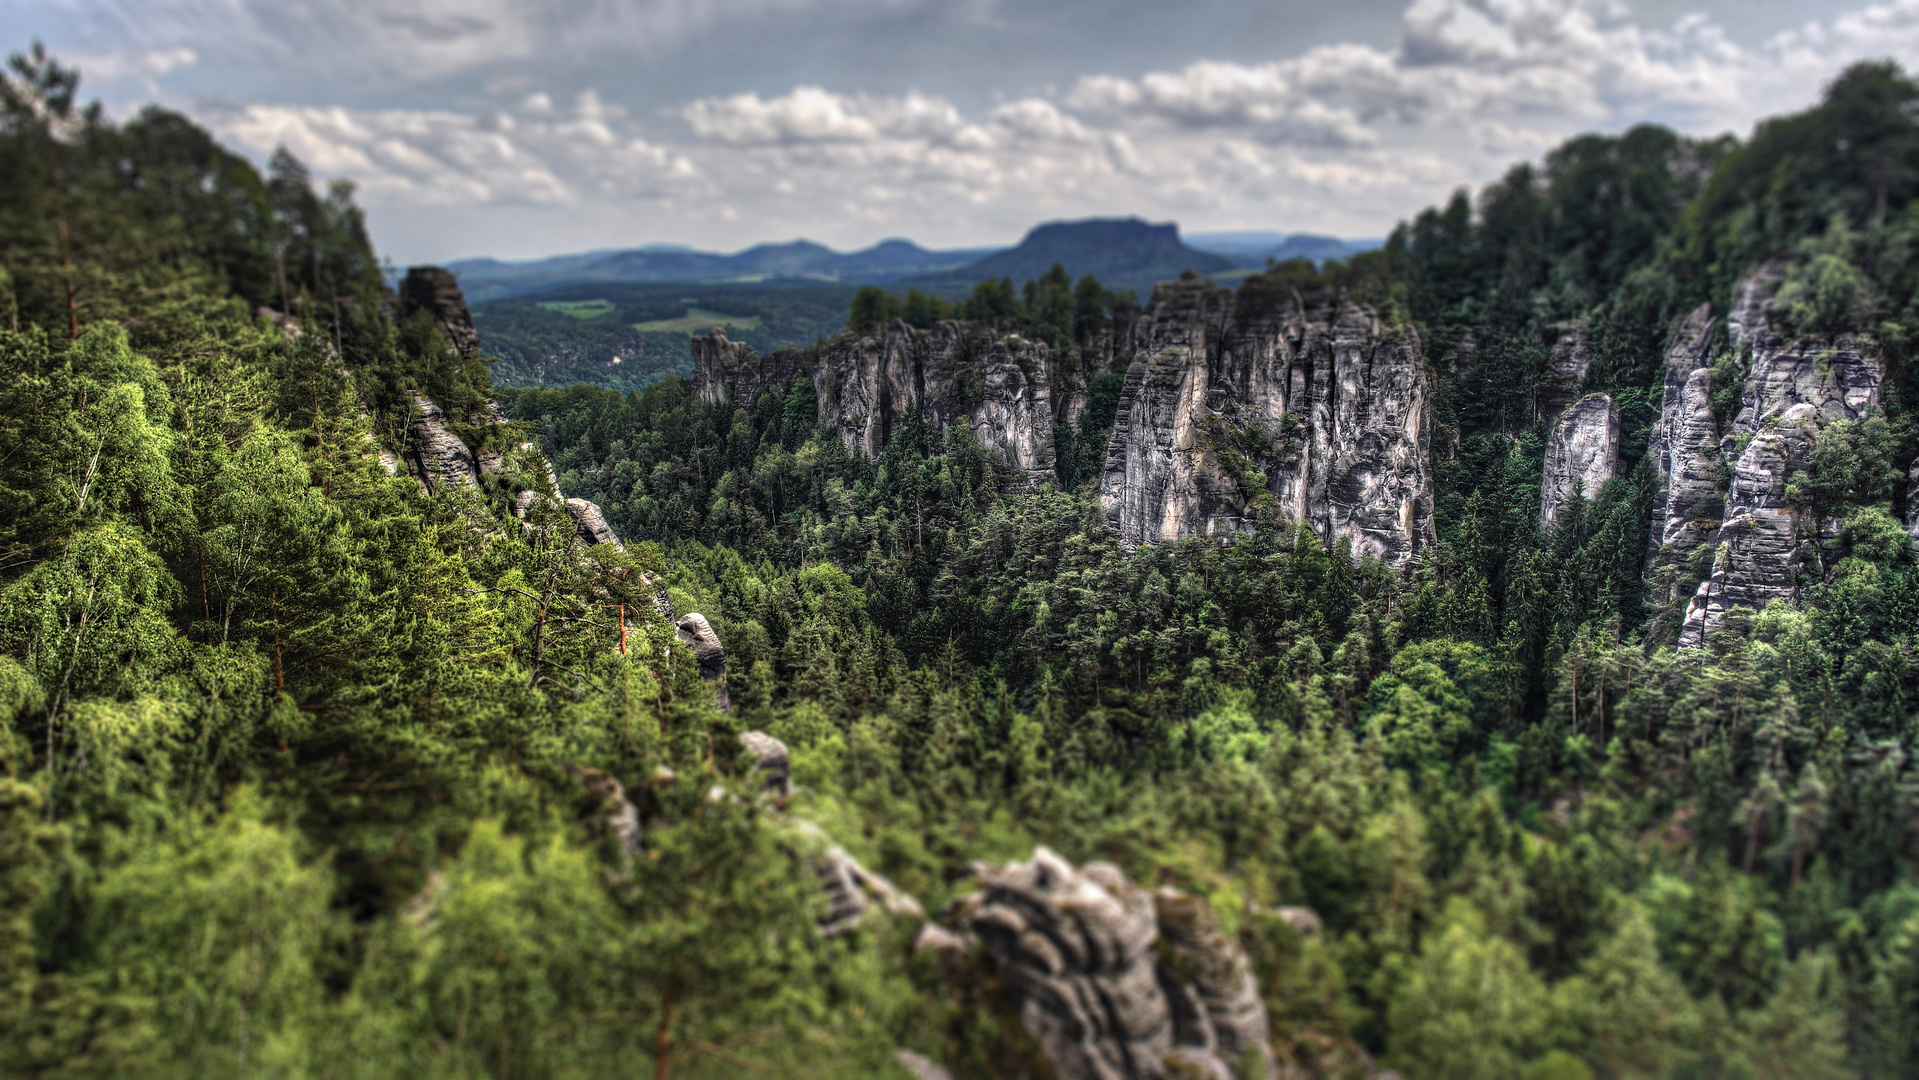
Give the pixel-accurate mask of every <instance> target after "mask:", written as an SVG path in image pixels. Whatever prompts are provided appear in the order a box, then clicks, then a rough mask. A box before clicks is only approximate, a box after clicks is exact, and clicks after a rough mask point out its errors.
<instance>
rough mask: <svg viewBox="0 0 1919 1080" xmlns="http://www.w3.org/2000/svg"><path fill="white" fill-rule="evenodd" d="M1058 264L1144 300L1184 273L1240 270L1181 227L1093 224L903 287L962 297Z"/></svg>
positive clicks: (1046, 232)
mask: <svg viewBox="0 0 1919 1080" xmlns="http://www.w3.org/2000/svg"><path fill="white" fill-rule="evenodd" d="M1054 263H1059V264H1060V265H1062V266H1064V267H1065V268H1066V272H1067V273H1069V274H1071V275H1073V276H1074V277H1075V278H1078V277H1081V276H1083V275H1086V274H1091V275H1093V276H1094V277H1096V278H1098V279H1099V280H1100V284H1102V285H1105V286H1106V287H1107V288H1109V289H1115V290H1123V289H1131V290H1133V291H1135V292H1138V293H1141V294H1142V295H1144V294H1146V293H1149V292H1150V291H1151V290H1152V288H1153V286H1154V284H1156V283H1158V282H1161V281H1170V280H1172V279H1174V278H1177V277H1178V276H1179V275H1180V272H1181V271H1183V270H1195V271H1198V272H1199V273H1201V274H1215V273H1219V272H1221V271H1225V270H1231V269H1233V267H1234V262H1233V260H1231V259H1229V258H1226V257H1224V256H1221V255H1215V254H1213V253H1211V252H1206V251H1197V250H1194V249H1193V248H1190V247H1188V246H1186V245H1185V244H1184V243H1181V242H1180V238H1179V226H1177V225H1171V224H1167V225H1153V224H1150V223H1148V222H1145V221H1142V220H1140V219H1139V218H1091V219H1088V220H1085V221H1054V222H1049V223H1047V224H1045V225H1041V226H1039V227H1038V228H1035V229H1034V230H1033V231H1032V232H1029V233H1027V234H1026V238H1025V239H1024V240H1021V241H1020V242H1019V246H1017V247H1014V248H1011V249H1009V250H1007V251H1001V252H998V253H996V254H992V255H988V256H987V257H985V258H983V259H981V260H979V261H978V262H973V263H968V264H967V265H965V266H962V267H960V268H958V269H956V270H951V271H946V272H942V273H937V274H924V275H920V276H918V277H910V278H907V279H906V280H905V281H904V282H902V284H905V285H910V286H914V287H917V288H921V289H927V290H929V291H933V292H938V293H941V294H943V295H960V294H964V293H966V292H970V291H971V290H972V288H973V286H974V285H975V284H977V283H978V282H981V281H985V280H987V279H989V278H1001V277H1009V278H1012V279H1013V280H1014V281H1015V282H1024V281H1027V280H1030V279H1033V278H1037V277H1039V276H1040V275H1041V274H1044V273H1046V271H1047V270H1049V269H1051V268H1052V266H1053V264H1054Z"/></svg>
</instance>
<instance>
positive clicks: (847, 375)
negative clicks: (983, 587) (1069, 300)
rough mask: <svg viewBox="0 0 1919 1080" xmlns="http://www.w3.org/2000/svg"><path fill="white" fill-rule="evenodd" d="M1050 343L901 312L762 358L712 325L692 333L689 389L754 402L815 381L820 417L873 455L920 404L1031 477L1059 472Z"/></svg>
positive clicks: (717, 399) (721, 399) (713, 398)
mask: <svg viewBox="0 0 1919 1080" xmlns="http://www.w3.org/2000/svg"><path fill="white" fill-rule="evenodd" d="M1049 362H1050V350H1048V349H1047V348H1046V346H1044V345H1042V344H1039V343H1036V342H1030V341H1027V340H1026V339H1024V338H1022V337H1019V336H1018V335H1007V336H1004V337H993V336H991V335H988V334H986V333H984V332H983V331H981V330H979V329H977V328H974V327H970V326H968V325H967V324H964V323H956V322H943V323H940V324H938V325H937V326H934V327H933V328H932V329H930V330H915V329H913V328H912V327H910V326H908V325H906V324H905V323H904V322H900V321H898V320H895V321H893V322H892V323H889V324H888V325H887V326H885V327H883V328H882V329H881V330H879V331H878V332H877V333H876V334H874V335H869V336H856V335H852V334H843V335H841V336H840V337H839V338H837V339H836V340H834V341H833V342H831V343H830V344H828V345H826V346H824V347H821V348H817V349H806V350H795V349H788V350H782V351H780V352H776V353H772V354H769V355H767V356H764V357H762V356H760V355H759V354H758V353H757V352H755V351H754V350H753V348H752V347H751V346H749V345H744V344H739V343H736V342H732V341H729V340H727V338H726V335H725V334H723V333H721V332H719V331H717V330H716V331H713V332H711V333H709V334H707V335H705V336H703V337H697V338H694V339H693V387H694V391H695V392H696V393H698V394H699V395H700V397H701V398H702V399H703V400H705V401H709V402H713V403H716V404H719V403H729V402H730V403H735V404H738V405H742V406H744V405H748V404H751V403H752V401H753V398H754V397H755V396H757V395H758V394H759V393H761V392H762V391H765V390H769V389H780V388H783V387H785V386H786V385H787V383H789V382H790V381H791V380H792V379H794V378H795V377H798V376H806V377H808V378H811V379H812V380H813V382H814V389H815V393H816V395H817V398H818V401H819V406H818V409H819V412H818V420H819V423H820V424H822V425H825V426H830V427H832V428H835V429H836V430H837V431H838V432H839V436H840V439H841V440H842V441H843V442H844V443H845V444H846V448H847V449H848V450H850V451H852V452H853V453H856V454H864V455H866V456H867V457H869V458H877V457H878V456H879V453H880V449H881V447H883V446H884V445H885V444H886V440H887V439H888V438H889V437H890V436H891V435H892V434H893V432H894V431H895V430H897V429H898V427H899V426H900V424H901V423H902V422H904V421H905V420H906V418H908V417H909V416H912V415H914V414H915V413H916V412H917V413H918V414H919V415H921V416H923V417H925V418H926V419H927V420H929V421H931V422H933V423H936V424H948V423H952V422H954V421H959V420H963V421H965V422H966V423H968V424H969V425H970V426H971V427H972V428H973V432H974V434H975V435H976V436H977V437H978V438H979V441H980V444H981V445H982V446H985V447H986V448H988V449H990V450H996V451H998V452H999V453H1000V455H1001V457H1002V458H1003V459H1004V460H1005V462H1006V465H1007V467H1008V468H1009V469H1011V470H1013V471H1014V472H1017V473H1020V474H1023V475H1024V476H1025V477H1026V478H1027V479H1029V480H1031V481H1039V480H1043V479H1044V478H1046V477H1047V476H1049V475H1051V474H1052V471H1053V421H1054V419H1055V416H1054V412H1053V401H1052V397H1051V392H1050V390H1051V385H1052V384H1051V380H1050V378H1049V372H1048V365H1049Z"/></svg>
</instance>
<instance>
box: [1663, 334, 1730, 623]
mask: <svg viewBox="0 0 1919 1080" xmlns="http://www.w3.org/2000/svg"><path fill="white" fill-rule="evenodd" d="M1713 336H1714V320H1713V311H1712V305H1711V304H1701V305H1699V307H1698V308H1696V309H1694V310H1693V312H1692V314H1690V315H1688V316H1686V318H1685V319H1684V320H1682V321H1681V322H1680V323H1679V325H1678V326H1677V327H1676V328H1674V330H1673V333H1672V336H1671V339H1670V341H1669V343H1668V345H1667V347H1666V365H1665V367H1666V378H1665V388H1664V390H1663V391H1662V393H1661V397H1660V405H1659V420H1658V422H1657V423H1655V424H1654V425H1653V431H1652V441H1651V443H1650V444H1649V445H1648V447H1647V456H1648V457H1649V458H1651V460H1652V465H1653V470H1654V472H1655V473H1656V474H1657V475H1658V477H1659V487H1660V494H1659V501H1658V503H1657V505H1656V506H1655V507H1654V510H1653V522H1652V538H1651V541H1650V548H1651V550H1650V551H1649V553H1648V558H1647V568H1648V570H1649V571H1650V570H1652V569H1654V568H1655V567H1659V566H1664V567H1669V568H1671V572H1670V573H1669V574H1668V575H1667V577H1668V578H1672V577H1676V576H1677V575H1678V572H1679V571H1680V569H1682V568H1683V567H1685V566H1686V565H1687V563H1688V562H1689V561H1690V560H1691V558H1692V555H1693V552H1695V551H1697V550H1698V549H1699V547H1700V546H1701V545H1702V544H1705V543H1707V542H1708V541H1710V540H1711V539H1712V537H1713V534H1714V533H1715V532H1717V531H1718V529H1719V523H1720V520H1721V519H1722V518H1724V516H1725V495H1724V493H1723V492H1721V491H1720V490H1719V431H1718V427H1717V424H1716V423H1715V421H1714V419H1713V414H1712V371H1711V365H1712V344H1713ZM1668 587H1669V588H1670V586H1668ZM1673 599H1674V597H1673V596H1672V595H1671V594H1670V593H1668V594H1667V595H1665V596H1664V597H1663V600H1664V601H1667V602H1670V601H1671V600H1673Z"/></svg>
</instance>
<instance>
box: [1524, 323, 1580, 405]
mask: <svg viewBox="0 0 1919 1080" xmlns="http://www.w3.org/2000/svg"><path fill="white" fill-rule="evenodd" d="M1553 329H1554V330H1555V331H1557V334H1558V336H1557V337H1556V338H1555V339H1554V341H1553V351H1552V354H1551V355H1550V356H1549V357H1548V358H1547V360H1546V370H1545V372H1544V373H1543V374H1542V375H1541V377H1540V380H1539V387H1538V389H1537V391H1536V392H1535V396H1534V402H1535V411H1536V413H1537V416H1538V418H1539V419H1541V420H1553V419H1555V418H1556V417H1558V416H1559V415H1560V414H1561V413H1563V412H1565V411H1566V407H1567V406H1568V405H1571V404H1572V403H1573V402H1574V401H1577V400H1578V399H1579V384H1580V383H1581V382H1584V381H1585V378H1586V368H1587V367H1588V366H1589V365H1591V363H1592V349H1591V347H1590V346H1588V345H1587V343H1586V324H1585V323H1584V322H1580V321H1574V322H1567V323H1560V324H1559V325H1558V326H1556V327H1554V328H1553Z"/></svg>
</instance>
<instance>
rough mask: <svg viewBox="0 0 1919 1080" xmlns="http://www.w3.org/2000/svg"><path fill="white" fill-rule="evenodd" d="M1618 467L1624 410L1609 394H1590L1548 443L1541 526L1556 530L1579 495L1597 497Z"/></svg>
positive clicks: (1570, 409) (1562, 417) (1567, 412)
mask: <svg viewBox="0 0 1919 1080" xmlns="http://www.w3.org/2000/svg"><path fill="white" fill-rule="evenodd" d="M1618 469H1619V406H1617V405H1615V404H1613V399H1612V398H1611V397H1609V396H1607V395H1605V394H1588V395H1586V396H1585V397H1583V398H1580V399H1579V400H1578V401H1576V402H1573V403H1572V404H1571V405H1568V406H1566V407H1565V409H1564V410H1563V411H1562V412H1560V414H1559V418H1558V419H1557V420H1555V421H1554V422H1553V426H1552V431H1551V434H1550V437H1549V438H1548V439H1547V442H1546V465H1545V478H1544V481H1543V482H1542V483H1541V484H1540V488H1539V527H1540V528H1541V529H1550V528H1552V526H1553V525H1554V524H1555V523H1556V522H1557V521H1558V519H1559V513H1560V511H1561V510H1562V509H1563V508H1564V507H1565V505H1566V503H1568V502H1569V501H1571V500H1572V497H1573V496H1574V495H1580V496H1582V497H1584V498H1586V499H1588V500H1590V499H1593V498H1596V497H1597V496H1598V495H1599V489H1600V488H1602V487H1604V486H1605V485H1606V481H1608V480H1611V479H1612V478H1613V477H1614V476H1615V475H1616V474H1617V472H1618Z"/></svg>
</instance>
